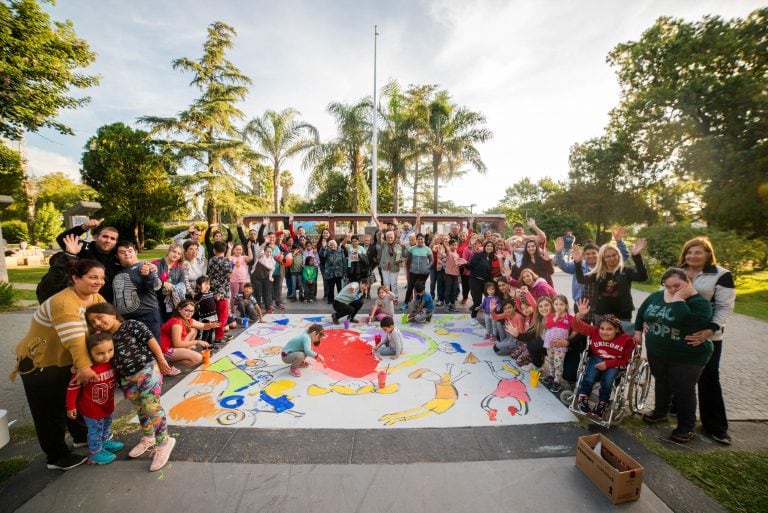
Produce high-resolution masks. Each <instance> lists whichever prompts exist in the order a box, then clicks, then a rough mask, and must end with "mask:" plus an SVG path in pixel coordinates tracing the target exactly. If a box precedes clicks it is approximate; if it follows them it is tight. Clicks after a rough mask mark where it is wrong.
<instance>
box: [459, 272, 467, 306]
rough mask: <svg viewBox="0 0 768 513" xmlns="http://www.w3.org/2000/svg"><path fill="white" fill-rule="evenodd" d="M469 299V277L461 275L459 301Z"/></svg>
mask: <svg viewBox="0 0 768 513" xmlns="http://www.w3.org/2000/svg"><path fill="white" fill-rule="evenodd" d="M468 297H469V276H467V275H466V274H464V273H463V272H462V273H461V299H463V300H464V301H466V300H467V298H468Z"/></svg>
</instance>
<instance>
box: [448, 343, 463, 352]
mask: <svg viewBox="0 0 768 513" xmlns="http://www.w3.org/2000/svg"><path fill="white" fill-rule="evenodd" d="M450 344H451V345H452V346H453V348H454V349H455V350H456V351H457V352H459V353H466V351H465V350H464V348H463V347H461V344H459V343H458V342H451V343H450Z"/></svg>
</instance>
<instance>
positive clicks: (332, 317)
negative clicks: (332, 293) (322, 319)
mask: <svg viewBox="0 0 768 513" xmlns="http://www.w3.org/2000/svg"><path fill="white" fill-rule="evenodd" d="M331 320H332V321H333V323H334V324H338V323H339V315H338V314H336V313H332V314H331Z"/></svg>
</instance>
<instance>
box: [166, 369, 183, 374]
mask: <svg viewBox="0 0 768 513" xmlns="http://www.w3.org/2000/svg"><path fill="white" fill-rule="evenodd" d="M179 374H181V371H180V370H179V369H177V368H176V367H171V370H169V371H168V374H166V376H178V375H179Z"/></svg>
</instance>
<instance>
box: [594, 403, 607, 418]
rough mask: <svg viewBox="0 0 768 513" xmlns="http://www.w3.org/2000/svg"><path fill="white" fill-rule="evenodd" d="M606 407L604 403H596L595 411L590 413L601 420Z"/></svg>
mask: <svg viewBox="0 0 768 513" xmlns="http://www.w3.org/2000/svg"><path fill="white" fill-rule="evenodd" d="M606 406H608V403H606V402H605V401H600V402H599V403H597V406H595V409H594V411H593V412H592V413H594V414H595V416H596V417H598V418H601V419H602V418H603V414H604V413H605V408H606Z"/></svg>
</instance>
